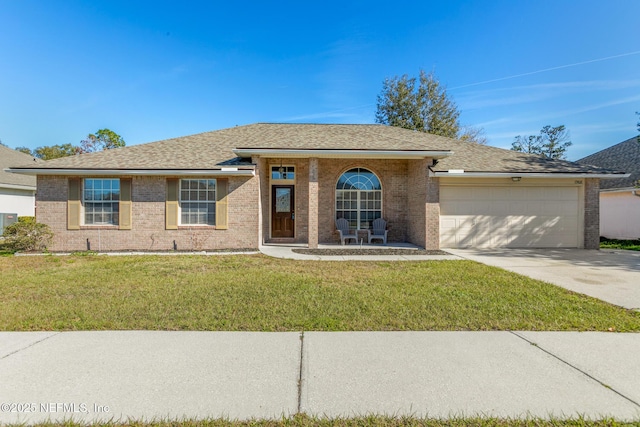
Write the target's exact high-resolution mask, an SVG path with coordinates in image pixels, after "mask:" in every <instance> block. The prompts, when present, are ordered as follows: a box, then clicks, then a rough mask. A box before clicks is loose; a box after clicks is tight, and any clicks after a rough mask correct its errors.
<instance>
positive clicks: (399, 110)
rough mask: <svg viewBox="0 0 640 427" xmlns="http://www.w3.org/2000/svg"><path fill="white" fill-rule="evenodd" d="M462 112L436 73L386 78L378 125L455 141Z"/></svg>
mask: <svg viewBox="0 0 640 427" xmlns="http://www.w3.org/2000/svg"><path fill="white" fill-rule="evenodd" d="M459 116H460V112H459V111H458V107H457V106H456V104H455V102H453V100H451V99H450V98H449V97H448V95H447V91H446V89H445V88H444V87H442V86H441V85H440V82H439V81H438V79H437V78H436V76H435V75H434V74H433V73H429V74H427V73H425V72H424V70H420V77H419V78H418V79H417V78H415V77H409V76H407V75H406V74H405V75H404V76H402V77H397V76H396V77H393V78H386V79H385V80H384V82H383V84H382V92H381V93H380V94H379V95H378V103H377V110H376V123H382V124H385V125H390V126H397V127H401V128H405V129H413V130H417V131H420V132H427V133H432V134H435V135H441V136H447V137H450V138H455V137H457V136H458V131H459V130H460V123H459V122H458V117H459Z"/></svg>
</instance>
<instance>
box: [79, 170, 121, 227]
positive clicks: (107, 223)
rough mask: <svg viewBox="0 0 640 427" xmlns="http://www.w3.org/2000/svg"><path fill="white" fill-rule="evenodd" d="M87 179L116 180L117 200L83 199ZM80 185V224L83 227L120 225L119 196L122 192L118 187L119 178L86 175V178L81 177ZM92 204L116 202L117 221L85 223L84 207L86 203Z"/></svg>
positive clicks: (85, 211)
mask: <svg viewBox="0 0 640 427" xmlns="http://www.w3.org/2000/svg"><path fill="white" fill-rule="evenodd" d="M88 179H92V180H95V181H107V180H111V181H118V200H117V201H95V200H86V199H85V186H86V182H87V180H88ZM81 181H82V185H81V189H80V194H81V195H82V197H81V204H80V205H81V212H80V225H82V226H84V227H117V226H119V225H120V196H121V193H122V188H120V178H97V177H87V178H82V180H81ZM87 203H89V204H93V203H111V204H114V203H117V204H118V222H115V223H114V222H97V223H96V222H94V223H87V215H86V213H87V210H86V209H87V208H86V204H87Z"/></svg>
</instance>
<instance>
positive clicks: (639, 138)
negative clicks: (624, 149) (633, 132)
mask: <svg viewBox="0 0 640 427" xmlns="http://www.w3.org/2000/svg"><path fill="white" fill-rule="evenodd" d="M636 114H637V115H638V116H639V117H640V113H639V112H637V111H636ZM637 139H638V143H640V120H639V121H638V138H637Z"/></svg>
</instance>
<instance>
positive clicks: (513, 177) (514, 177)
mask: <svg viewBox="0 0 640 427" xmlns="http://www.w3.org/2000/svg"><path fill="white" fill-rule="evenodd" d="M521 179H522V177H521V176H512V177H511V181H513V182H520V180H521Z"/></svg>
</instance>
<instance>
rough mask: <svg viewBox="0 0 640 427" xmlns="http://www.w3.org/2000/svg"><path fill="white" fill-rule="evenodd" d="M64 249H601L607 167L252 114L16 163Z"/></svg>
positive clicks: (378, 128) (376, 128)
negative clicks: (363, 244)
mask: <svg viewBox="0 0 640 427" xmlns="http://www.w3.org/2000/svg"><path fill="white" fill-rule="evenodd" d="M11 170H12V172H16V173H21V174H31V175H37V177H38V195H37V219H38V221H40V222H43V223H46V224H49V225H50V226H51V227H52V229H53V231H54V233H55V237H54V244H53V247H52V248H51V250H54V251H73V250H82V249H87V248H91V249H94V250H102V251H115V250H203V249H208V250H215V249H238V248H257V247H258V246H259V245H260V244H262V243H269V242H271V243H278V242H286V243H304V244H308V246H309V247H311V248H315V247H317V246H318V243H328V242H338V241H339V240H338V233H337V231H336V229H335V221H336V219H337V218H346V219H348V221H349V222H350V225H351V228H352V229H355V230H359V231H358V233H359V236H360V237H361V238H366V229H367V228H369V227H370V225H371V222H372V221H373V220H374V219H375V218H379V217H383V218H384V219H385V220H387V223H388V230H389V233H388V240H389V242H410V243H413V244H415V245H418V246H421V247H425V248H428V249H435V248H439V247H505V246H509V247H578V248H582V247H584V248H597V247H598V244H599V242H598V240H599V233H598V224H599V223H598V221H599V218H598V192H599V183H600V179H601V178H610V177H612V176H613V177H615V176H620V174H619V173H618V174H617V175H616V173H614V172H610V171H607V170H604V169H601V168H596V167H591V166H584V165H579V164H577V163H571V162H566V161H557V160H549V159H544V158H540V157H538V156H533V155H529V154H524V153H519V152H515V151H509V150H503V149H499V148H494V147H488V146H482V145H477V144H472V143H466V142H461V141H457V140H453V139H449V138H444V137H439V136H435V135H430V134H426V133H422V132H415V131H411V130H406V129H401V128H397V127H389V126H383V125H323V124H253V125H247V126H239V127H234V128H229V129H223V130H219V131H214V132H206V133H201V134H197V135H191V136H185V137H181V138H174V139H169V140H164V141H159V142H154V143H149V144H143V145H135V146H131V147H126V148H118V149H112V150H107V151H102V152H98V153H91V154H83V155H79V156H73V157H66V158H61V159H55V160H50V161H47V162H43V163H42V164H37V165H33V166H31V165H25V166H21V167H14V168H12V169H11Z"/></svg>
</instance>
